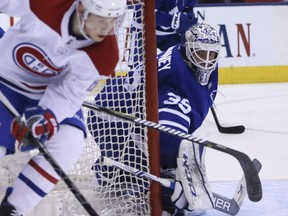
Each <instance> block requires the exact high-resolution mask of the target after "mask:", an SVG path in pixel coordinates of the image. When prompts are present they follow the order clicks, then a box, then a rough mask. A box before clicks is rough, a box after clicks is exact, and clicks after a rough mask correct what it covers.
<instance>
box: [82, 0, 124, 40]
mask: <svg viewBox="0 0 288 216" xmlns="http://www.w3.org/2000/svg"><path fill="white" fill-rule="evenodd" d="M79 2H80V3H81V4H82V6H83V12H82V14H81V15H79V13H78V20H79V25H80V26H79V28H80V32H81V34H82V35H83V36H84V37H85V38H86V39H88V38H89V35H87V32H86V31H85V28H90V29H98V31H100V33H99V34H100V35H103V36H106V35H111V34H114V33H115V31H117V29H118V28H119V27H120V26H121V24H122V22H123V18H124V15H125V10H126V0H78V4H79ZM89 15H94V17H93V19H91V18H90V20H89V21H88V17H89Z"/></svg>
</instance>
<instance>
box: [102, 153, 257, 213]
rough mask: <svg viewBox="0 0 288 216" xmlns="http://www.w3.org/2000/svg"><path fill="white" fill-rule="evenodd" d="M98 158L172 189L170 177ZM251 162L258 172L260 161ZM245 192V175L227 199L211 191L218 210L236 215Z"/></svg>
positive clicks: (104, 162) (106, 163)
mask: <svg viewBox="0 0 288 216" xmlns="http://www.w3.org/2000/svg"><path fill="white" fill-rule="evenodd" d="M100 160H101V162H102V164H103V165H106V166H114V167H117V168H119V169H121V170H124V171H126V172H128V173H132V174H134V175H136V176H138V177H141V178H146V179H149V180H152V181H155V182H158V183H160V184H161V185H162V186H164V187H167V188H171V189H174V187H175V181H174V180H172V179H166V178H160V177H157V176H155V175H152V174H150V173H147V172H144V171H141V170H138V169H136V168H134V167H130V166H128V165H126V164H123V163H120V162H117V161H115V160H112V159H111V158H108V157H101V158H100ZM253 164H254V166H255V168H256V170H257V172H259V171H260V169H261V163H260V162H259V161H258V160H257V159H254V160H253ZM246 193H247V192H246V186H245V177H244V176H243V177H242V178H241V180H240V182H239V183H238V186H237V188H236V190H235V193H234V196H233V197H232V199H229V198H227V197H224V196H222V195H219V194H217V193H214V192H213V198H214V208H215V209H216V210H218V211H221V212H224V213H226V214H229V215H236V214H237V213H238V212H239V210H240V208H241V206H242V203H243V201H244V198H245V197H246Z"/></svg>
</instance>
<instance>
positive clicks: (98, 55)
mask: <svg viewBox="0 0 288 216" xmlns="http://www.w3.org/2000/svg"><path fill="white" fill-rule="evenodd" d="M74 3H75V1H72V0H57V1H56V0H50V1H47V0H30V9H31V11H32V12H33V13H34V14H35V15H36V16H37V17H38V18H39V19H40V20H41V21H42V22H44V23H45V24H46V25H48V26H49V27H50V28H51V29H52V30H54V31H55V32H57V33H58V34H59V35H60V36H61V37H63V35H61V25H63V23H62V20H63V17H64V15H65V13H66V12H67V11H68V10H69V9H70V8H71V6H72V5H73V4H74ZM62 28H63V27H62ZM67 29H68V22H67ZM47 44H49V40H47ZM78 50H82V51H84V52H86V54H87V55H88V56H89V58H90V60H91V61H92V62H93V64H94V65H95V67H96V68H97V70H98V72H99V74H100V75H104V76H111V75H112V76H113V75H114V69H115V67H116V64H117V62H118V59H119V56H118V45H117V41H116V38H115V36H114V35H111V36H107V37H106V38H105V39H104V41H102V42H101V43H93V44H92V45H90V46H85V47H82V48H78Z"/></svg>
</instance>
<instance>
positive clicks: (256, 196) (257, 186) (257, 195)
mask: <svg viewBox="0 0 288 216" xmlns="http://www.w3.org/2000/svg"><path fill="white" fill-rule="evenodd" d="M255 160H256V159H254V163H256V165H255V164H254V163H253V162H249V164H247V166H249V168H248V169H249V170H251V171H250V172H247V174H245V176H246V181H247V184H246V185H247V194H248V197H249V199H250V200H251V201H252V202H259V201H260V200H261V199H262V194H263V192H262V185H261V181H260V178H259V175H258V170H257V166H261V164H260V162H259V161H258V160H257V161H255ZM255 173H256V174H255Z"/></svg>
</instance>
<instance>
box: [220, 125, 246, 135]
mask: <svg viewBox="0 0 288 216" xmlns="http://www.w3.org/2000/svg"><path fill="white" fill-rule="evenodd" d="M218 130H219V132H220V133H225V134H242V133H244V131H245V127H244V126H243V125H238V126H231V127H223V126H219V127H218Z"/></svg>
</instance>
